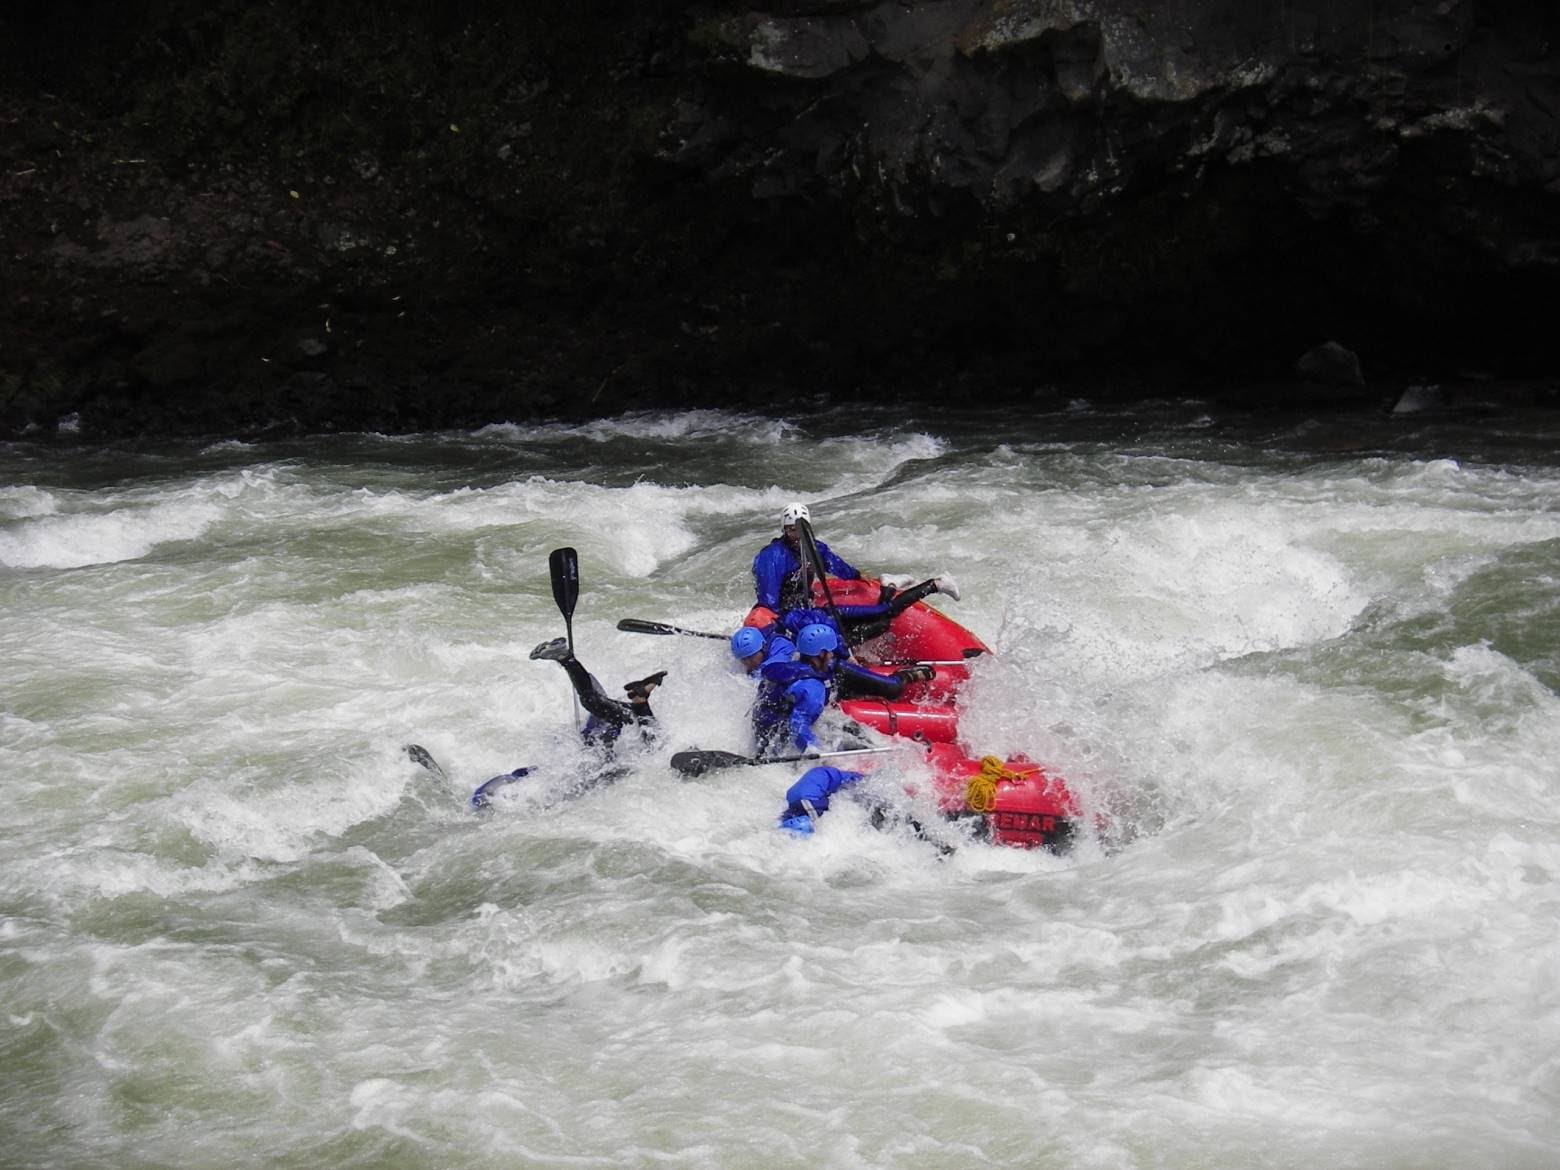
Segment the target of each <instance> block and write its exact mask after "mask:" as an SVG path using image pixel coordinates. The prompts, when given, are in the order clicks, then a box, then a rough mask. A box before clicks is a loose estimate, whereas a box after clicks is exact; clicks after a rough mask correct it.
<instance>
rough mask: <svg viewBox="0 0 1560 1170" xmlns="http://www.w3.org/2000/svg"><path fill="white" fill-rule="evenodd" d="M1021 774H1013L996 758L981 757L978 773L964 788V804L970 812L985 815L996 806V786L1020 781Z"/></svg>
mask: <svg viewBox="0 0 1560 1170" xmlns="http://www.w3.org/2000/svg"><path fill="white" fill-rule="evenodd" d="M1023 778H1024V777H1023V774H1022V773H1019V772H1015V771H1013V770H1012V769H1010V768H1009V767H1008V766H1007V765H1006V764H1004V763H1003V762H1002V761H1001V760H1000V759H998V758H997V757H996V756H982V757H981V761H980V771H979V772H977V773H975V775H973V776H971V777H970V781H969V783H968V784H967V785H966V786H965V788H964V803H965V804H967V805H968V806H969V809H970V811H971V812H978V813H986V812H990V811H991V810H992V809H994V808H995V807H996V806H997V785H998V784H999V783H1001V782H1003V781H1006V782H1008V783H1009V784H1012V783H1015V782H1016V781H1019V780H1022V779H1023Z"/></svg>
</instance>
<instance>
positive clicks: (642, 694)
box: [623, 670, 666, 703]
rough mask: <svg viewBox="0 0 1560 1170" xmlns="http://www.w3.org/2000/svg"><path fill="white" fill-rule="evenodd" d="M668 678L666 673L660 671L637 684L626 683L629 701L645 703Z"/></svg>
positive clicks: (625, 688)
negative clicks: (664, 679)
mask: <svg viewBox="0 0 1560 1170" xmlns="http://www.w3.org/2000/svg"><path fill="white" fill-rule="evenodd" d="M665 677H666V671H664V670H658V671H656V672H655V673H654V674H652V675H650V676H649V677H648V678H642V679H639V680H638V681H636V682H631V683H624V684H623V689H624V690H625V691H627V692H628V697H629V700H630V701H632V702H635V703H643V702H645V701H646V700H648V699H649V698H650V692H651V691H653V690H655V688H656V687H658V686H660V685H661V680H662V679H663V678H665Z"/></svg>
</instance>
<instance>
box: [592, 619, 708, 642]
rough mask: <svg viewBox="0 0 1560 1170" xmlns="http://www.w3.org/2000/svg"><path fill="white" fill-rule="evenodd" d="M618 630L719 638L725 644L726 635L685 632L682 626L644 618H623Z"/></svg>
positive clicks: (695, 631)
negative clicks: (648, 620)
mask: <svg viewBox="0 0 1560 1170" xmlns="http://www.w3.org/2000/svg"><path fill="white" fill-rule="evenodd" d="M617 628H618V629H620V630H622V631H624V632H625V633H629V634H682V635H683V636H684V637H688V638H718V639H719V640H720V641H722V642H724V641H725V640H726V635H725V634H711V633H709V632H707V631H705V630H685V629H683V628H682V627H681V626H669V625H667V624H666V623H665V622H647V621H645V620H644V619H643V618H623V619H622V620H621V621H619V622H618V624H617Z"/></svg>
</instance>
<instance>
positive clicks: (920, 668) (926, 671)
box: [899, 664, 937, 686]
mask: <svg viewBox="0 0 1560 1170" xmlns="http://www.w3.org/2000/svg"><path fill="white" fill-rule="evenodd" d="M936 677H937V668H936V667H935V666H926V665H924V664H923V665H917V666H910V667H906V668H905V669H904V670H901V671H900V672H899V681H900V682H902V683H904V684H905V685H906V686H908V685H909V684H910V683H923V682H931V681H932V680H933V679H934V678H936Z"/></svg>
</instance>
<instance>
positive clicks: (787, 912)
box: [0, 404, 1560, 1170]
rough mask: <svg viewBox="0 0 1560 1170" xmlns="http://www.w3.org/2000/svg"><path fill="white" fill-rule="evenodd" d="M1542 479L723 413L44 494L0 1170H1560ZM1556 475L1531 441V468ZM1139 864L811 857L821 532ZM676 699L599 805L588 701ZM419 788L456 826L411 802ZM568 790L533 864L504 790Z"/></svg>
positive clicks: (69, 471) (1559, 712)
mask: <svg viewBox="0 0 1560 1170" xmlns="http://www.w3.org/2000/svg"><path fill="white" fill-rule="evenodd" d="M1554 426H1555V424H1554V420H1553V418H1552V416H1550V417H1548V418H1545V417H1543V416H1540V417H1539V418H1538V419H1537V420H1533V419H1525V420H1517V421H1514V422H1512V423H1510V424H1509V425H1507V426H1505V428H1504V429H1502V426H1501V425H1500V424H1499V423H1498V422H1493V421H1480V422H1479V423H1478V424H1477V426H1475V425H1474V424H1472V423H1469V424H1466V425H1463V426H1459V427H1450V428H1447V429H1445V430H1435V429H1433V428H1431V427H1429V426H1427V425H1425V424H1420V425H1418V426H1411V425H1410V424H1409V423H1407V422H1404V421H1402V420H1389V419H1384V418H1369V419H1363V420H1358V419H1355V420H1337V421H1328V420H1323V421H1322V422H1320V423H1318V422H1309V423H1307V422H1305V421H1303V420H1293V422H1292V423H1286V424H1278V423H1263V422H1260V421H1251V420H1246V421H1237V422H1226V421H1224V420H1221V419H1220V418H1218V417H1217V415H1216V413H1209V411H1208V410H1207V409H1206V408H1204V407H1203V406H1201V405H1198V404H1190V405H1181V404H1167V405H1165V406H1163V407H1162V408H1159V411H1158V413H1157V414H1156V413H1154V412H1152V411H1140V412H1138V413H1137V414H1135V415H1130V416H1128V415H1121V416H1118V415H1114V414H1111V413H1109V412H1100V413H1094V412H1091V411H1090V410H1088V409H1085V408H1083V407H1082V406H1080V407H1079V408H1078V409H1076V410H1075V411H1073V412H1071V413H1070V414H1068V415H1066V416H1062V417H1052V418H1045V417H1042V418H1037V419H1035V420H1033V421H1032V422H1026V423H1023V424H1021V425H1019V424H1015V423H1013V422H1012V421H1011V420H1009V421H1006V422H1000V423H999V422H995V421H990V420H984V419H979V418H975V417H961V416H954V415H948V416H944V417H942V418H938V417H935V416H931V417H923V418H921V419H919V420H917V421H914V422H898V421H890V420H889V419H887V418H886V417H884V416H881V415H868V416H862V415H854V416H852V415H847V414H833V415H830V414H824V415H818V416H814V417H811V418H808V419H805V420H802V421H794V422H786V423H782V422H777V421H772V420H764V419H758V418H753V417H747V416H739V415H735V414H721V413H697V414H685V415H657V416H644V417H636V418H629V419H626V420H621V421H618V422H612V423H600V424H594V425H591V426H572V427H571V426H561V425H560V426H549V427H536V428H522V427H493V428H488V429H486V430H484V431H482V432H479V433H477V434H471V435H455V434H441V435H422V436H414V437H409V438H382V437H376V436H358V437H347V438H338V439H319V440H311V441H300V442H295V443H288V444H274V445H244V444H236V443H229V444H216V445H211V446H200V445H189V446H181V445H176V444H162V445H156V446H145V447H136V448H130V447H124V446H120V447H114V448H100V447H91V446H85V445H72V444H68V443H67V444H65V445H45V446H38V447H28V446H14V447H8V448H3V449H0V597H3V600H4V633H3V635H0V648H3V651H4V661H5V664H6V669H5V685H4V690H3V706H0V792H3V794H4V798H5V809H6V815H5V817H4V818H3V826H0V1006H3V1011H0V1069H3V1070H4V1073H3V1075H4V1083H5V1090H4V1093H3V1094H0V1164H4V1165H5V1166H7V1167H13V1168H21V1167H50V1168H53V1167H61V1168H64V1167H69V1168H90V1167H104V1168H107V1167H114V1168H116V1170H124V1168H127V1167H163V1166H179V1167H186V1168H187V1167H213V1168H216V1167H235V1166H265V1167H297V1168H300V1170H302V1168H304V1167H308V1168H311V1170H312V1168H317V1167H332V1168H341V1167H365V1168H367V1167H375V1168H381V1167H444V1166H460V1167H495V1168H497V1167H506V1168H509V1167H568V1168H577V1167H623V1168H638V1167H647V1166H657V1167H701V1168H703V1167H709V1168H720V1170H731V1168H739V1167H766V1168H771V1167H773V1168H789V1167H797V1168H801V1167H807V1168H809V1170H817V1168H821V1167H827V1168H839V1170H852V1168H856V1167H896V1168H906V1170H910V1168H917V1170H932V1168H949V1170H955V1168H957V1170H968V1168H971V1167H1025V1168H1035V1167H1042V1168H1048V1167H1055V1168H1058V1170H1061V1168H1068V1170H1072V1168H1080V1167H1088V1168H1100V1170H1117V1168H1135V1167H1154V1168H1175V1170H1182V1168H1184V1170H1192V1168H1194V1167H1195V1168H1198V1170H1225V1168H1228V1170H1237V1168H1252V1167H1274V1168H1278V1167H1283V1168H1291V1167H1292V1168H1295V1170H1299V1168H1302V1167H1303V1168H1312V1167H1329V1168H1347V1167H1359V1168H1370V1170H1377V1168H1384V1167H1386V1168H1402V1170H1408V1168H1414V1170H1431V1168H1436V1170H1465V1168H1468V1167H1497V1168H1502V1170H1527V1168H1532V1170H1540V1168H1545V1167H1552V1166H1555V1165H1557V1164H1560V1153H1557V1151H1560V926H1557V923H1560V697H1557V693H1556V688H1557V687H1560V601H1557V582H1560V508H1557V506H1560V467H1557V466H1556V464H1555V460H1554V458H1553V452H1554V450H1555V445H1554V442H1553V439H1554ZM1545 427H1548V428H1550V429H1549V430H1548V431H1545V430H1544V428H1545ZM793 498H798V499H803V500H806V501H807V502H808V503H809V504H810V505H811V507H812V514H813V521H814V525H815V527H816V529H817V531H818V534H819V536H820V537H821V538H823V539H824V540H826V541H827V542H828V543H829V544H830V545H831V546H832V547H833V548H834V549H835V550H836V551H837V552H839V553H841V554H842V555H843V556H845V557H846V558H847V559H848V560H851V561H852V562H853V563H855V564H857V565H859V566H861V567H862V568H864V569H868V570H873V571H892V572H904V573H912V574H916V575H918V576H925V575H931V574H933V573H937V572H940V571H946V572H951V573H953V574H954V575H955V576H956V577H957V578H958V581H959V584H960V587H961V590H962V594H963V596H962V600H960V601H957V602H955V601H952V600H950V599H948V598H945V597H938V598H934V599H933V604H935V605H936V606H937V607H939V608H941V609H943V610H945V611H946V612H948V613H949V614H950V615H951V616H953V617H955V618H956V619H957V620H959V621H960V622H962V623H963V624H965V625H966V626H968V627H969V628H970V629H971V630H973V631H974V632H975V633H976V634H978V635H979V636H981V637H982V638H984V639H985V640H986V641H987V642H988V643H989V644H990V645H991V646H992V647H993V648H994V649H995V651H996V654H995V655H994V656H993V657H992V658H989V659H985V660H981V661H979V662H978V663H977V665H976V667H975V670H974V679H973V681H972V684H971V686H970V688H969V690H968V692H967V696H966V711H965V714H964V719H963V726H964V729H965V732H966V738H967V740H968V741H969V743H970V745H971V746H972V748H974V749H975V750H976V751H977V753H984V752H995V753H998V754H1005V753H1009V752H1020V751H1022V752H1026V753H1028V754H1029V755H1031V756H1034V757H1036V758H1038V759H1042V760H1044V761H1047V762H1049V763H1051V764H1053V765H1054V766H1055V767H1056V768H1058V769H1059V770H1060V771H1061V772H1062V773H1063V774H1065V775H1067V776H1068V777H1069V778H1070V779H1071V780H1072V781H1073V782H1074V783H1075V785H1076V786H1077V787H1078V788H1079V790H1080V792H1082V793H1083V794H1084V795H1085V796H1086V798H1087V799H1089V800H1090V801H1091V802H1094V803H1096V804H1098V805H1100V806H1105V805H1107V804H1108V805H1111V806H1113V807H1119V808H1120V809H1121V810H1122V815H1123V816H1124V817H1125V818H1126V820H1127V821H1128V822H1130V824H1129V828H1130V831H1131V832H1132V833H1133V834H1135V836H1133V839H1132V840H1130V841H1129V842H1128V843H1127V844H1126V845H1125V846H1124V847H1123V848H1120V849H1119V850H1115V851H1111V850H1107V849H1102V848H1100V846H1099V844H1098V843H1097V842H1093V841H1085V842H1084V843H1083V846H1082V848H1081V849H1080V850H1079V851H1078V852H1077V853H1076V854H1075V855H1074V856H1071V857H1066V858H1057V857H1054V856H1051V855H1048V854H1043V853H1024V852H1020V851H1016V850H1008V849H1001V848H997V847H991V846H983V845H979V844H968V845H965V846H963V847H961V848H960V849H959V850H958V851H957V852H956V853H954V854H953V855H952V856H950V857H947V858H945V859H939V857H938V856H937V853H936V852H935V851H934V850H933V849H932V848H931V847H930V846H929V845H927V844H926V843H925V842H924V841H919V840H917V839H915V838H914V837H912V836H909V835H906V834H901V833H895V832H889V833H882V832H877V831H874V830H873V829H872V828H871V827H870V825H869V824H868V821H867V818H866V817H865V816H864V815H863V814H862V813H861V812H860V811H859V810H858V809H856V808H855V807H853V806H851V805H849V804H841V805H839V806H838V807H837V810H836V811H835V812H831V813H830V814H829V816H828V817H826V818H825V820H824V821H823V822H822V824H821V826H820V831H819V833H818V835H817V836H815V837H814V838H812V839H810V840H805V841H803V840H796V839H791V838H788V837H785V836H783V835H781V834H779V833H777V832H775V830H774V827H773V826H774V818H775V814H776V813H777V812H778V810H779V806H780V796H781V794H782V793H783V792H784V789H785V787H786V785H787V784H788V783H789V782H790V781H791V780H792V779H793V778H794V776H795V775H796V769H795V768H794V767H788V766H778V765H777V766H771V767H768V768H760V769H738V770H734V771H730V772H724V773H719V774H712V775H711V776H707V777H704V778H702V779H700V780H698V781H696V782H688V781H684V780H681V779H679V778H678V777H677V775H676V774H675V773H673V772H672V771H671V770H670V769H669V768H668V767H667V766H666V757H667V756H668V755H669V754H670V752H671V751H673V750H677V749H680V748H684V747H689V746H695V745H696V746H700V747H709V748H738V749H740V748H743V747H745V746H746V745H745V741H744V739H743V734H744V718H745V714H744V713H745V704H746V702H747V698H748V695H747V693H746V692H745V690H744V688H743V684H742V682H741V680H739V679H737V678H736V677H735V676H734V675H733V674H732V673H731V671H730V663H729V656H728V654H727V652H726V650H725V647H724V646H723V645H722V644H721V643H720V642H718V641H714V640H706V639H697V638H686V637H684V638H657V637H646V636H643V635H635V634H629V633H623V632H619V631H618V630H617V629H616V628H615V626H616V622H617V621H618V619H619V618H623V617H640V618H648V619H652V620H658V621H667V622H673V623H675V624H678V625H681V626H684V627H688V628H692V629H700V630H711V631H721V632H724V631H729V630H730V629H731V628H733V627H734V626H735V624H736V623H737V622H738V621H740V618H741V616H742V614H743V613H744V612H745V611H746V609H747V606H748V605H749V604H751V592H750V591H751V581H750V577H749V575H748V566H749V564H750V562H751V559H752V556H753V554H754V553H755V552H756V551H757V550H758V548H759V547H760V546H761V545H762V544H763V542H764V541H766V540H768V539H769V538H770V536H771V535H773V532H774V529H775V527H776V518H777V517H778V514H779V511H780V509H781V507H782V505H783V504H785V503H786V502H788V501H789V500H791V499H793ZM562 545H572V546H574V547H576V548H577V549H578V550H579V554H580V563H581V576H582V587H583V588H582V594H581V599H580V603H579V607H578V610H577V611H576V613H575V616H574V638H575V642H576V645H577V646H578V649H579V655H580V658H581V659H582V661H584V662H585V663H586V665H587V666H589V667H590V668H591V669H592V670H593V671H594V672H595V673H596V674H597V675H598V676H599V677H600V678H601V680H602V681H603V683H604V684H605V685H606V686H607V687H608V689H609V690H612V691H616V690H617V688H618V687H619V685H620V684H621V683H622V682H623V681H625V680H628V679H632V678H638V677H640V676H642V675H645V674H648V673H650V672H651V671H653V670H656V669H665V670H667V671H668V672H669V673H668V676H667V680H666V682H665V684H664V685H663V687H662V688H661V689H660V690H658V691H657V692H656V695H655V708H656V711H657V714H658V715H659V718H660V721H661V724H662V727H663V736H662V740H661V742H660V743H659V744H658V745H657V746H655V747H654V748H653V749H651V750H649V751H648V752H646V753H644V754H639V755H630V756H629V758H630V759H631V760H632V761H633V762H634V769H633V771H632V772H631V773H630V774H629V776H628V777H627V778H626V779H624V780H622V781H621V782H619V783H618V784H616V785H615V786H612V787H610V788H606V789H601V790H597V791H594V792H590V793H587V794H585V795H583V796H580V797H578V798H577V799H573V800H555V799H550V798H551V797H555V796H557V795H559V793H560V792H561V791H562V789H563V788H564V787H566V786H567V785H566V781H567V779H568V777H570V776H571V775H577V774H579V772H580V770H581V769H584V768H585V767H587V766H588V760H587V758H586V756H585V754H584V752H583V751H582V749H581V748H580V747H579V746H578V744H577V741H576V736H575V732H574V723H573V716H572V713H571V699H570V694H569V691H568V688H567V686H566V683H565V680H564V676H563V672H562V671H561V670H559V669H557V668H556V666H554V665H553V664H552V663H548V662H538V661H532V660H530V659H529V658H528V657H527V655H528V653H529V651H530V649H531V648H532V646H534V645H535V644H536V643H537V642H539V641H542V640H544V639H546V638H550V637H554V636H556V635H558V634H561V633H562V632H563V622H562V618H561V617H560V615H559V613H558V610H557V609H556V607H555V605H554V603H553V598H552V594H551V591H550V586H549V580H548V575H547V555H548V552H549V550H551V549H553V548H556V547H559V546H562ZM411 741H416V742H420V743H422V744H424V745H426V746H427V747H428V748H429V749H430V750H431V751H432V752H433V754H434V755H435V756H436V757H438V759H439V760H440V761H441V762H442V763H443V765H444V767H445V768H446V769H448V771H449V773H450V777H451V778H450V780H449V782H448V783H440V782H439V781H438V780H437V779H436V778H435V777H433V776H431V775H430V774H428V773H427V772H425V771H422V770H421V769H419V768H417V767H416V766H414V765H413V764H412V763H410V762H409V761H408V760H407V759H406V757H405V756H404V755H403V754H402V752H401V748H402V745H403V744H405V743H407V742H411ZM519 764H533V765H545V767H546V769H547V773H548V774H549V775H552V776H555V777H559V778H560V779H558V780H557V781H556V782H550V781H548V780H547V779H546V778H545V777H539V778H536V779H535V781H534V782H533V783H531V784H530V786H529V787H528V788H526V789H525V791H524V792H523V793H522V794H521V795H520V796H518V797H516V798H515V799H508V800H505V801H503V802H501V806H500V807H499V808H498V809H496V810H495V811H493V812H492V813H490V814H486V815H476V814H473V813H471V812H469V811H468V810H467V808H466V807H465V800H466V798H467V796H469V795H470V792H471V790H472V789H473V788H474V787H475V786H476V785H477V784H478V783H480V782H481V781H482V780H484V779H486V778H487V777H489V776H491V775H493V774H495V773H497V772H501V771H507V770H508V769H510V768H513V767H515V766H516V765H519Z"/></svg>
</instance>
